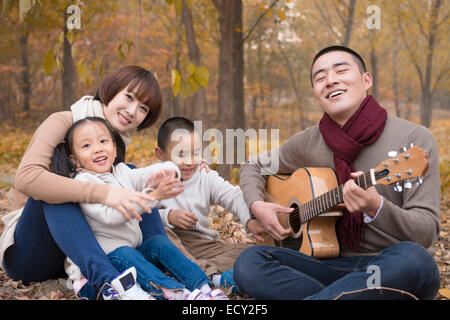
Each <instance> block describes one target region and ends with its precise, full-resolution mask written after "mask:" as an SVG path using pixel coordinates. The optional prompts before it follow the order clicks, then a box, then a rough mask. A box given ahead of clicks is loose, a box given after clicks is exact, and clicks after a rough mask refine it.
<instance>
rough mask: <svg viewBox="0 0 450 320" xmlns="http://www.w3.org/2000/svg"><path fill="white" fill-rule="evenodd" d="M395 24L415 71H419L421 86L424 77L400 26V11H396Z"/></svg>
mask: <svg viewBox="0 0 450 320" xmlns="http://www.w3.org/2000/svg"><path fill="white" fill-rule="evenodd" d="M397 24H398V27H399V29H400V36H401V37H402V39H403V42H404V43H405V47H406V49H407V50H408V53H409V56H410V57H411V60H412V61H413V63H414V66H415V67H416V69H417V72H418V73H419V78H420V84H421V86H423V85H424V82H423V80H424V79H423V75H422V70H421V69H420V66H419V63H418V62H417V59H416V57H415V55H414V51H413V50H412V49H411V46H410V45H409V43H408V40H406V37H405V31H404V30H403V26H402V22H401V18H400V13H399V12H398V11H397Z"/></svg>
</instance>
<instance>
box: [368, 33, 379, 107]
mask: <svg viewBox="0 0 450 320" xmlns="http://www.w3.org/2000/svg"><path fill="white" fill-rule="evenodd" d="M373 40H375V39H373ZM370 66H371V67H372V70H371V74H372V95H373V96H374V98H375V99H376V100H378V97H379V96H378V61H377V54H376V52H375V45H373V43H372V46H371V48H370Z"/></svg>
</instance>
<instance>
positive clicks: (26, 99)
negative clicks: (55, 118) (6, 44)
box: [19, 31, 31, 112]
mask: <svg viewBox="0 0 450 320" xmlns="http://www.w3.org/2000/svg"><path fill="white" fill-rule="evenodd" d="M19 42H20V51H21V54H22V93H23V105H22V110H23V111H25V112H29V111H30V98H31V82H30V74H29V70H30V64H29V62H28V31H26V32H24V33H21V34H20V36H19Z"/></svg>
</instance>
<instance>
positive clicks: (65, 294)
mask: <svg viewBox="0 0 450 320" xmlns="http://www.w3.org/2000/svg"><path fill="white" fill-rule="evenodd" d="M432 131H433V134H434V135H435V137H436V141H437V144H438V148H439V155H440V170H441V189H442V201H441V233H440V236H439V240H438V242H437V243H435V244H434V248H435V260H436V262H437V264H438V267H439V272H440V275H441V286H440V290H439V294H438V296H437V297H436V299H438V300H449V299H450V150H449V149H448V142H449V141H450V139H449V135H450V120H449V119H443V120H437V121H434V122H433V126H432ZM147 137H148V136H144V135H139V136H136V137H135V139H134V140H133V143H132V145H131V146H130V149H129V152H128V154H129V155H130V157H129V158H128V161H130V162H132V163H135V164H136V165H137V166H143V165H148V164H150V163H152V160H150V161H149V160H148V159H154V152H153V150H154V146H155V141H154V140H151V139H148V138H147ZM30 138H31V135H29V134H28V135H27V134H24V133H23V132H21V131H18V130H12V129H10V130H7V131H6V132H2V134H1V135H0V217H1V216H2V215H4V214H6V213H7V212H8V211H9V209H10V206H11V204H12V201H13V199H12V196H11V195H12V192H11V189H12V186H13V184H14V172H15V170H16V168H17V165H18V164H19V162H20V157H21V155H22V154H23V152H24V150H25V148H26V146H27V144H28V141H29V139H30ZM143 159H147V160H143ZM153 161H154V160H153ZM232 176H233V178H237V177H236V172H235V173H234V174H233V175H232ZM235 182H236V181H235ZM211 221H212V226H213V228H215V229H217V230H218V231H219V232H220V234H221V236H222V238H223V239H224V240H225V241H231V242H233V241H235V242H236V241H238V242H246V243H253V240H252V238H251V237H249V236H248V235H247V234H246V233H245V231H244V230H243V229H242V227H241V225H240V223H239V222H237V221H236V220H234V219H233V215H232V214H231V213H229V212H227V211H226V210H223V209H222V208H220V207H217V206H213V207H212V208H211ZM2 230H3V224H2V223H0V232H2ZM65 282H66V279H56V280H49V281H46V282H42V283H31V284H27V285H25V284H23V283H21V282H20V281H13V280H11V279H9V278H8V277H7V276H6V274H5V273H4V272H3V271H2V270H1V269H0V300H10V299H15V300H64V299H67V300H74V299H77V297H76V296H75V295H74V294H73V293H72V291H70V290H68V289H66V288H65ZM231 297H232V298H233V299H241V298H242V297H239V296H231Z"/></svg>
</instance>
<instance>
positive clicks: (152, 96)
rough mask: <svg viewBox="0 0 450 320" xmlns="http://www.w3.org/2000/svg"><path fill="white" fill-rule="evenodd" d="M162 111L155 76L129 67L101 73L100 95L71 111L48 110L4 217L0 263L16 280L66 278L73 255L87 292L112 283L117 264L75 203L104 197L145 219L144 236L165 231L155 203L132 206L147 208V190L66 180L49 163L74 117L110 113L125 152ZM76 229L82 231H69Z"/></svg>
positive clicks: (131, 215) (142, 221) (103, 200)
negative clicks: (134, 136) (10, 208)
mask: <svg viewBox="0 0 450 320" xmlns="http://www.w3.org/2000/svg"><path fill="white" fill-rule="evenodd" d="M161 110H162V99H161V91H160V87H159V84H158V81H157V80H156V79H155V77H154V76H153V74H152V73H151V72H150V71H148V70H146V69H144V68H142V67H139V66H125V67H122V68H119V69H117V70H116V71H114V72H112V73H111V74H109V75H108V76H107V77H105V78H104V80H103V81H102V82H101V83H100V86H99V87H98V90H97V93H96V95H95V97H92V96H84V97H82V98H81V99H80V100H78V101H77V102H76V103H75V104H73V105H72V106H71V107H70V110H68V111H62V112H56V113H53V114H51V115H50V116H49V117H48V118H47V119H46V120H45V121H44V122H43V123H42V124H41V125H40V126H39V128H38V129H37V130H36V132H35V133H34V135H33V138H32V139H31V141H30V143H29V145H28V147H27V149H26V151H25V154H24V155H23V157H22V161H21V163H20V165H19V168H18V169H17V172H16V177H15V186H14V187H15V190H16V191H18V192H16V193H15V195H14V204H13V211H12V212H11V213H10V214H8V215H7V216H5V217H3V218H2V220H3V221H4V223H5V227H4V229H3V234H2V237H1V239H0V267H1V268H3V269H4V270H5V272H6V273H7V275H8V276H9V277H10V278H11V279H14V280H21V281H23V282H24V283H26V282H35V281H45V280H48V279H55V278H59V277H64V276H65V275H66V273H65V271H64V261H65V258H66V256H68V257H70V258H71V259H72V260H73V261H74V262H75V263H76V264H77V265H78V266H79V267H80V269H81V271H82V273H83V274H84V275H85V276H86V278H87V279H88V281H89V285H90V286H89V289H92V290H89V291H90V292H91V294H90V295H89V297H90V298H95V296H96V295H97V292H96V291H97V290H98V289H99V288H101V287H102V286H103V285H104V284H105V283H110V282H111V281H112V279H113V278H114V276H115V275H116V274H117V269H116V268H114V266H113V265H112V264H111V262H110V260H109V259H108V257H107V256H106V255H105V253H104V252H103V250H102V249H101V247H100V246H99V245H98V243H97V240H96V238H95V236H94V234H93V232H92V230H91V229H90V227H89V224H88V223H87V222H86V219H85V218H84V215H83V214H82V212H81V210H80V207H79V205H78V202H89V203H102V204H104V205H106V206H109V207H113V208H115V209H117V210H118V211H119V212H120V213H121V214H123V215H124V216H125V217H128V218H133V219H134V218H135V219H138V220H140V223H139V224H140V227H141V231H142V233H143V239H144V240H145V239H147V238H149V237H150V236H152V235H155V234H162V235H165V231H164V227H163V225H162V222H161V218H160V216H159V212H158V210H157V208H154V209H153V210H152V214H148V215H143V216H142V217H141V216H140V215H139V214H137V212H136V210H135V208H134V207H133V204H135V205H139V206H140V207H141V208H142V209H144V210H146V211H149V210H150V208H149V207H148V206H147V204H145V202H144V199H147V200H148V199H149V198H148V197H149V196H148V195H147V194H145V193H142V192H136V191H134V190H128V189H124V188H111V187H109V186H108V185H99V184H95V183H91V182H82V181H78V180H75V179H69V178H66V177H62V176H60V175H57V174H55V173H54V172H53V170H52V168H51V167H50V162H51V160H50V159H51V156H52V154H53V151H54V149H55V146H56V145H57V144H58V143H60V142H61V141H62V140H63V138H64V136H65V134H66V132H67V130H68V129H69V127H70V126H71V125H72V123H73V122H75V121H77V120H79V119H82V118H85V117H87V116H98V117H102V118H105V120H106V121H107V122H108V124H109V125H110V126H111V127H112V129H113V130H114V131H115V132H117V133H118V134H120V139H118V140H117V148H118V149H123V150H126V149H127V147H128V145H129V143H130V141H131V133H133V132H134V131H136V130H144V129H146V128H149V127H151V126H152V125H153V124H154V123H155V122H156V121H157V120H158V118H159V115H160V113H161ZM73 230H77V235H78V237H76V238H74V237H72V236H71V234H72V233H73ZM85 287H86V286H85Z"/></svg>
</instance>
